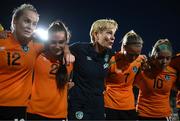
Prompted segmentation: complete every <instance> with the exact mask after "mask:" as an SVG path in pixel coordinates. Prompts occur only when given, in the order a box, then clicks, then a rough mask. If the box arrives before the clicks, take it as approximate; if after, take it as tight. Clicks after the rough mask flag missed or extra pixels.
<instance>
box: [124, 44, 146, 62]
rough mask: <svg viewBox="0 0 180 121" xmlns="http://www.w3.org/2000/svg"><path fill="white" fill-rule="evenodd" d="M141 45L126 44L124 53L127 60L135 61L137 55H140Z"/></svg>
mask: <svg viewBox="0 0 180 121" xmlns="http://www.w3.org/2000/svg"><path fill="white" fill-rule="evenodd" d="M142 47H143V44H142V42H137V43H133V44H128V45H125V46H124V51H125V54H126V56H127V57H128V58H129V60H132V61H133V60H135V59H136V58H137V57H138V55H140V54H141V50H142Z"/></svg>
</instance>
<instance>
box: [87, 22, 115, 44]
mask: <svg viewBox="0 0 180 121" xmlns="http://www.w3.org/2000/svg"><path fill="white" fill-rule="evenodd" d="M111 28H114V29H116V30H117V29H118V24H117V22H116V21H115V20H113V19H99V20H97V21H95V22H94V23H93V24H92V25H91V29H90V32H89V35H90V38H91V42H92V43H93V42H94V36H93V34H94V33H95V32H97V33H99V32H102V31H104V30H107V29H111Z"/></svg>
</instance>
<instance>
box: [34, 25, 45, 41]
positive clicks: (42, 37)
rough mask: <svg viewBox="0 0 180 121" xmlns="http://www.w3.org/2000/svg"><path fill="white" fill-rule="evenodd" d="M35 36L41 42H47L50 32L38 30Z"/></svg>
mask: <svg viewBox="0 0 180 121" xmlns="http://www.w3.org/2000/svg"><path fill="white" fill-rule="evenodd" d="M35 35H36V36H37V37H38V38H39V39H40V40H41V41H47V40H48V32H47V30H45V29H44V28H37V29H36V30H35Z"/></svg>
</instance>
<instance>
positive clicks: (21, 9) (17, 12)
mask: <svg viewBox="0 0 180 121" xmlns="http://www.w3.org/2000/svg"><path fill="white" fill-rule="evenodd" d="M25 10H30V11H33V12H35V13H36V14H37V16H38V17H39V14H38V12H37V10H36V8H35V7H34V6H33V5H31V4H22V5H21V6H19V7H17V8H16V9H14V11H13V16H12V20H11V30H12V31H13V30H14V25H13V21H14V20H18V19H19V18H20V17H21V16H22V15H23V12H24V11H25Z"/></svg>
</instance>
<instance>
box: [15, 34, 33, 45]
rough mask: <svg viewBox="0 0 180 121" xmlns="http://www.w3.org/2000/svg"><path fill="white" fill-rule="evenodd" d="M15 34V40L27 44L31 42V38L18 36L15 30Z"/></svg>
mask: <svg viewBox="0 0 180 121" xmlns="http://www.w3.org/2000/svg"><path fill="white" fill-rule="evenodd" d="M13 36H14V38H15V40H17V41H18V42H19V43H20V45H27V44H28V43H29V41H30V40H31V39H30V38H24V37H20V36H17V33H16V32H15V31H14V32H13Z"/></svg>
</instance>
